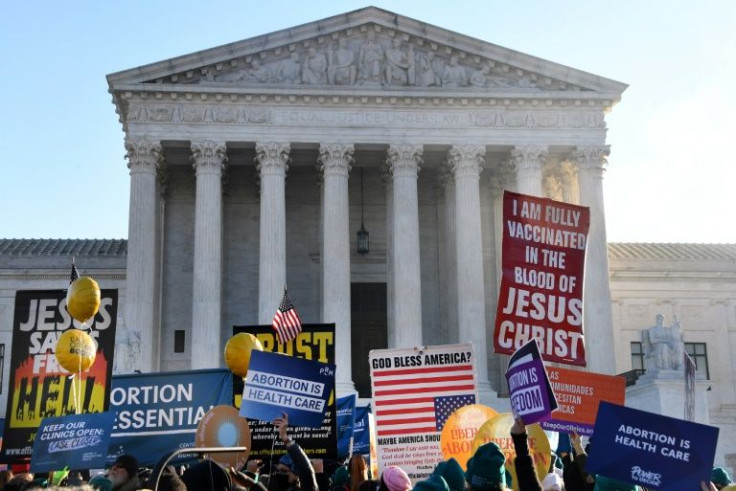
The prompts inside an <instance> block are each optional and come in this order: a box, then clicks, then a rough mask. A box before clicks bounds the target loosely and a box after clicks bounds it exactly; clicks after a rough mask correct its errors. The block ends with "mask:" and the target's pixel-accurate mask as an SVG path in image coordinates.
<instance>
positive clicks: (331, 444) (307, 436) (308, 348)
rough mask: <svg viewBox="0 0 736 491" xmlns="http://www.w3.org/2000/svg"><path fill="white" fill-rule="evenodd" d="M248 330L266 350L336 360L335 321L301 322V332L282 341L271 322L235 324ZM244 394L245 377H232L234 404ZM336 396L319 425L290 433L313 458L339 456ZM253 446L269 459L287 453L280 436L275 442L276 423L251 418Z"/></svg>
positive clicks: (254, 452) (236, 330)
mask: <svg viewBox="0 0 736 491" xmlns="http://www.w3.org/2000/svg"><path fill="white" fill-rule="evenodd" d="M239 332H248V333H250V334H253V335H254V336H255V337H257V338H258V340H259V341H260V342H261V344H262V345H263V350H264V351H272V352H275V353H285V354H287V355H290V356H296V357H298V358H304V359H306V360H316V361H319V362H321V363H335V324H302V332H300V333H299V335H298V336H297V337H296V339H294V340H292V341H289V342H288V343H285V344H281V343H279V342H278V340H277V339H276V333H275V332H274V330H273V328H272V327H271V326H270V325H269V326H235V327H233V334H237V333H239ZM242 394H243V379H242V378H240V377H233V396H234V404H235V407H237V408H240V405H241V399H242ZM335 404H336V400H335V398H334V397H332V398H331V400H330V401H329V404H328V405H327V409H326V410H325V415H324V418H323V420H322V426H321V427H320V428H301V427H300V428H298V429H297V428H292V430H293V431H292V433H290V435H291V436H292V438H294V440H296V441H297V442H299V446H300V447H302V450H304V452H305V453H306V454H307V456H309V457H310V458H313V459H315V458H319V459H336V458H337V409H336V406H335ZM248 424H249V425H250V432H251V444H252V446H253V448H252V450H251V452H250V457H251V458H259V459H263V460H266V459H268V458H270V457H271V455H272V454H273V456H274V458H275V459H278V458H279V457H280V456H281V455H282V454H284V453H286V449H285V448H284V445H283V443H281V440H279V439H278V438H277V439H276V445H275V446H273V435H274V427H273V425H272V424H271V422H270V421H268V422H265V421H260V420H257V419H248Z"/></svg>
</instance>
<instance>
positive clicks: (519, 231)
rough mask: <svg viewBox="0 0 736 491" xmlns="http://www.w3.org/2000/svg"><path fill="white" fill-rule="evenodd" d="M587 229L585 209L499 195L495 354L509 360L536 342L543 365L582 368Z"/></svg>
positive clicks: (521, 196) (529, 198)
mask: <svg viewBox="0 0 736 491" xmlns="http://www.w3.org/2000/svg"><path fill="white" fill-rule="evenodd" d="M589 225H590V212H589V209H588V208H584V207H581V206H576V205H572V204H569V203H562V202H559V201H553V200H550V199H546V198H538V197H534V196H526V195H523V194H519V193H512V192H510V191H505V192H504V198H503V245H502V260H501V262H502V270H503V274H502V278H501V288H500V291H499V299H498V310H497V312H496V325H495V330H494V336H493V347H494V350H495V352H496V353H501V354H506V355H510V354H512V353H513V352H514V351H516V350H517V349H519V348H520V347H521V346H523V345H524V344H525V343H527V342H528V341H529V340H530V339H536V340H537V344H538V345H539V350H540V351H541V353H542V357H543V358H544V360H545V361H546V362H557V363H565V364H569V365H576V366H585V364H586V362H585V342H584V340H583V271H584V265H585V248H586V245H587V241H588V227H589Z"/></svg>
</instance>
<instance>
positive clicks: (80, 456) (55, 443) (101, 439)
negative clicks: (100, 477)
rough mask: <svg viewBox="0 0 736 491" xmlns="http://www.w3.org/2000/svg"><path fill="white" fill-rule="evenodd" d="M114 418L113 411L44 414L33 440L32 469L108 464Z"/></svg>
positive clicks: (32, 470)
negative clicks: (50, 416) (49, 415)
mask: <svg viewBox="0 0 736 491" xmlns="http://www.w3.org/2000/svg"><path fill="white" fill-rule="evenodd" d="M114 418H115V415H114V414H112V413H110V412H104V413H90V414H73V415H69V416H59V417H55V418H45V419H44V420H43V422H42V423H41V426H39V428H38V432H37V433H36V438H35V440H34V442H33V457H32V458H31V472H33V473H38V472H52V471H58V470H60V469H63V468H64V467H67V468H69V469H95V468H102V467H105V458H106V457H107V446H108V443H109V440H110V430H111V429H112V423H113V419H114Z"/></svg>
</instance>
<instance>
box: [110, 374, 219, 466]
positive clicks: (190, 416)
mask: <svg viewBox="0 0 736 491" xmlns="http://www.w3.org/2000/svg"><path fill="white" fill-rule="evenodd" d="M232 377H233V374H232V372H231V371H230V370H227V369H224V368H218V369H210V370H187V371H181V372H159V373H143V374H130V375H115V376H114V377H113V378H112V391H111V392H110V411H111V412H113V413H114V414H115V424H114V426H113V430H112V438H111V439H110V447H109V448H108V455H107V463H108V464H112V463H113V462H114V461H115V459H116V458H117V456H118V455H121V454H124V453H127V454H132V455H135V456H136V458H137V459H138V462H139V463H140V464H141V465H144V466H154V465H156V463H157V462H158V460H159V459H160V458H161V456H162V455H164V454H165V453H167V452H169V451H171V450H175V449H179V448H189V447H193V446H194V437H195V433H196V431H197V425H198V424H199V421H200V420H201V419H202V418H203V417H204V415H205V414H206V413H207V411H209V410H210V409H212V408H213V407H214V406H218V405H221V404H231V402H232V398H233V394H232V387H233V380H232Z"/></svg>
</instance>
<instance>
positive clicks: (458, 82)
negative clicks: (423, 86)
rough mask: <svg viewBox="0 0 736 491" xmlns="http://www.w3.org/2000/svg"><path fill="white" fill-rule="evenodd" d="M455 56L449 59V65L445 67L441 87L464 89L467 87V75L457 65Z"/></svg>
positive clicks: (462, 68)
mask: <svg viewBox="0 0 736 491" xmlns="http://www.w3.org/2000/svg"><path fill="white" fill-rule="evenodd" d="M457 61H458V60H457V56H455V55H453V56H452V57H450V64H449V65H447V66H446V67H445V71H444V73H443V74H442V86H443V87H466V86H467V85H468V73H467V72H466V71H465V68H464V67H462V66H460V65H458V62H457Z"/></svg>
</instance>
